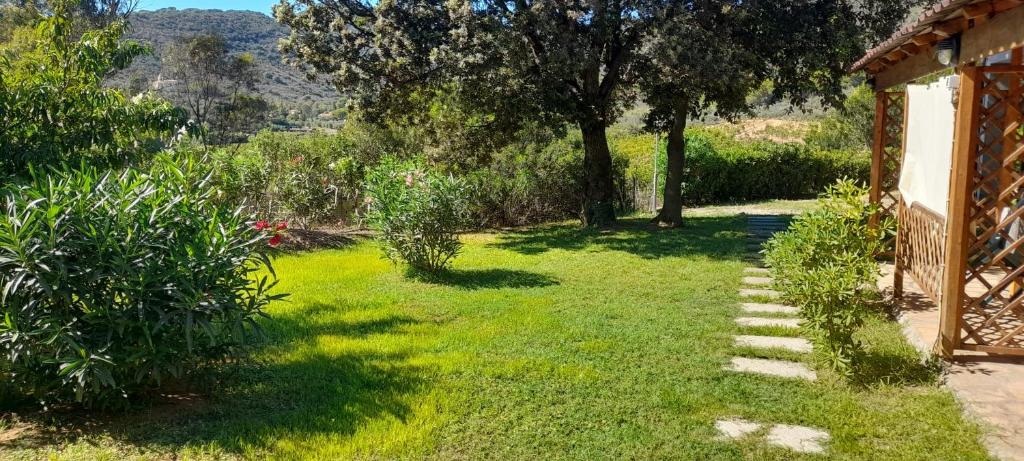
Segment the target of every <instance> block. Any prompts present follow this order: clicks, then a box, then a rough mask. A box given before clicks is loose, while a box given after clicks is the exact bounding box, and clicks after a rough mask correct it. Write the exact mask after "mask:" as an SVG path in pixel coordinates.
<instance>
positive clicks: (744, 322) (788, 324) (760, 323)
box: [736, 317, 800, 328]
mask: <svg viewBox="0 0 1024 461" xmlns="http://www.w3.org/2000/svg"><path fill="white" fill-rule="evenodd" d="M736 324H737V325H739V326H741V327H781V328H800V320H799V319H779V318H772V317H767V318H766V317H737V318H736Z"/></svg>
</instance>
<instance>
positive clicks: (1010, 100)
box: [960, 66, 1024, 353]
mask: <svg viewBox="0 0 1024 461" xmlns="http://www.w3.org/2000/svg"><path fill="white" fill-rule="evenodd" d="M1022 90H1024V67H1021V66H992V67H986V68H981V69H979V72H978V77H977V83H976V87H975V92H976V93H977V95H978V99H979V103H980V104H979V105H978V108H977V111H978V119H977V125H976V126H977V132H976V135H977V140H976V145H977V148H976V150H975V152H974V156H973V162H972V165H971V166H972V168H971V170H970V172H969V174H970V179H969V182H968V189H969V192H970V195H969V199H968V201H967V210H966V211H967V234H968V235H967V241H966V242H965V243H966V245H967V260H966V268H965V269H966V271H965V272H966V279H965V283H964V287H963V304H962V306H961V309H960V313H961V316H962V317H961V322H960V328H961V329H962V335H963V336H962V338H961V341H962V342H961V344H962V347H963V348H964V349H976V350H986V351H992V352H1009V353H1020V352H1024V292H1022V289H1021V287H1022V286H1024V165H1022V160H1024V158H1022V157H1024V129H1022V125H1021V120H1022V117H1021V114H1022V113H1024V92H1022Z"/></svg>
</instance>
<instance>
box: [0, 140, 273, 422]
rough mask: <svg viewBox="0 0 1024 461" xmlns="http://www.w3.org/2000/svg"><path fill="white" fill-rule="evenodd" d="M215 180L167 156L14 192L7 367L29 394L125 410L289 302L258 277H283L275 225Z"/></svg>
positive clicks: (6, 258)
mask: <svg viewBox="0 0 1024 461" xmlns="http://www.w3.org/2000/svg"><path fill="white" fill-rule="evenodd" d="M208 178H209V172H208V170H206V169H204V168H203V166H202V162H199V161H193V160H189V159H187V158H179V159H175V158H171V156H170V155H169V154H167V155H161V156H159V157H158V158H156V159H155V161H154V163H153V165H152V166H151V167H150V168H149V169H148V170H147V171H141V170H139V169H128V170H126V171H124V172H123V173H120V174H116V173H105V174H104V173H101V172H100V171H99V170H97V169H95V168H91V167H85V166H83V167H81V168H79V169H76V170H72V171H68V172H64V173H53V174H52V175H41V174H37V175H34V178H33V179H32V180H31V181H29V182H28V183H27V184H26V185H24V186H21V187H9V188H8V189H7V191H6V193H5V196H4V197H3V198H2V199H0V201H2V202H3V210H4V211H3V214H0V287H2V292H0V296H2V301H3V304H2V307H0V310H2V314H3V315H2V323H0V351H2V354H3V356H2V357H3V358H2V359H0V370H2V369H4V368H8V369H9V370H10V371H11V377H12V380H13V382H14V385H15V386H17V387H18V388H19V389H20V391H21V392H22V393H25V394H28V395H31V396H32V397H34V398H36V399H38V400H39V401H41V402H43V403H44V404H46V403H50V402H69V401H75V402H79V403H81V404H83V405H85V406H95V405H102V406H108V405H117V404H123V403H126V402H127V401H128V398H129V397H131V396H133V395H136V394H138V393H140V392H142V391H145V390H147V389H151V388H153V387H154V386H159V385H160V384H161V383H163V382H165V381H166V380H168V379H169V378H181V377H186V376H188V375H190V373H192V372H193V371H195V370H197V369H199V368H202V366H203V365H207V364H210V363H212V362H213V361H216V360H222V359H225V358H228V357H238V356H239V355H240V354H242V353H243V352H244V351H245V350H246V348H247V346H249V345H250V344H252V341H253V339H254V338H256V337H258V335H259V328H258V326H257V323H256V322H255V320H256V318H257V317H258V316H260V315H262V313H263V308H264V306H265V305H266V304H267V303H268V302H270V301H271V300H273V299H277V298H280V297H281V296H282V295H271V294H269V293H268V290H269V289H270V288H271V287H272V286H273V283H271V282H270V281H268V278H267V277H266V276H262V277H260V278H259V279H258V280H256V281H255V282H254V277H256V274H258V273H259V272H261V271H262V270H265V269H266V270H271V269H270V262H269V260H268V258H267V256H266V255H265V253H264V250H265V249H266V247H267V241H266V238H267V237H268V231H266V230H264V231H261V230H257V229H255V228H254V227H253V226H252V224H251V223H249V222H247V221H246V219H247V218H246V215H245V214H243V213H241V212H240V211H238V210H235V209H228V208H225V207H223V206H221V205H218V204H217V202H216V201H215V200H213V196H214V194H215V190H214V189H213V188H211V187H210V182H209V180H208ZM270 232H272V230H270ZM271 271H272V270H271Z"/></svg>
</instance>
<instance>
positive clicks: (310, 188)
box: [213, 131, 363, 226]
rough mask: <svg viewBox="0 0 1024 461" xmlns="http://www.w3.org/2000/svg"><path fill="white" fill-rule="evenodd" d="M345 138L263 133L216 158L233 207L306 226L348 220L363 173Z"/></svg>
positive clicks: (220, 179) (219, 177)
mask: <svg viewBox="0 0 1024 461" xmlns="http://www.w3.org/2000/svg"><path fill="white" fill-rule="evenodd" d="M350 150H352V146H351V143H350V142H349V141H348V140H347V139H346V138H345V137H342V136H337V135H330V134H324V133H312V134H305V135H296V134H291V133H273V132H270V131H264V132H260V133H259V134H257V135H256V136H254V137H253V138H251V139H250V141H249V143H248V144H246V145H245V146H243V147H242V148H241V149H239V150H238V151H237V152H235V151H232V150H221V151H218V152H216V153H215V154H214V156H213V161H214V163H215V164H216V171H217V176H216V182H217V185H218V186H219V187H220V188H221V189H222V190H223V191H224V192H225V194H226V195H227V199H228V201H229V202H230V203H244V204H245V205H246V206H248V207H249V209H250V210H252V211H253V212H254V213H256V214H257V215H259V216H264V217H266V218H267V219H278V220H287V221H294V222H297V223H299V224H300V225H302V226H306V225H309V224H313V223H320V222H324V221H326V220H328V219H330V218H338V219H341V218H344V217H346V216H348V215H349V214H350V213H351V211H352V210H353V209H354V208H355V207H356V206H357V205H358V204H359V198H360V185H361V181H362V174H363V171H362V170H363V167H362V165H361V164H360V163H359V162H357V161H356V159H355V158H353V157H352V156H351V155H349V151H350Z"/></svg>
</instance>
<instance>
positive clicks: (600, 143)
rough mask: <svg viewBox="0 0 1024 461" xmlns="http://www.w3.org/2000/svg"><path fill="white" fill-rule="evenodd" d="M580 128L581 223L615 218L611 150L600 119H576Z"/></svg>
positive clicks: (597, 223)
mask: <svg viewBox="0 0 1024 461" xmlns="http://www.w3.org/2000/svg"><path fill="white" fill-rule="evenodd" d="M580 131H582V132H583V171H584V174H585V175H586V184H585V186H584V187H585V189H584V196H583V224H584V225H587V226H604V225H608V224H611V223H613V222H615V203H614V198H615V182H614V180H613V179H612V154H611V151H609V150H608V138H607V137H606V136H605V126H604V124H603V123H601V122H600V121H587V122H582V123H580Z"/></svg>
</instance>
